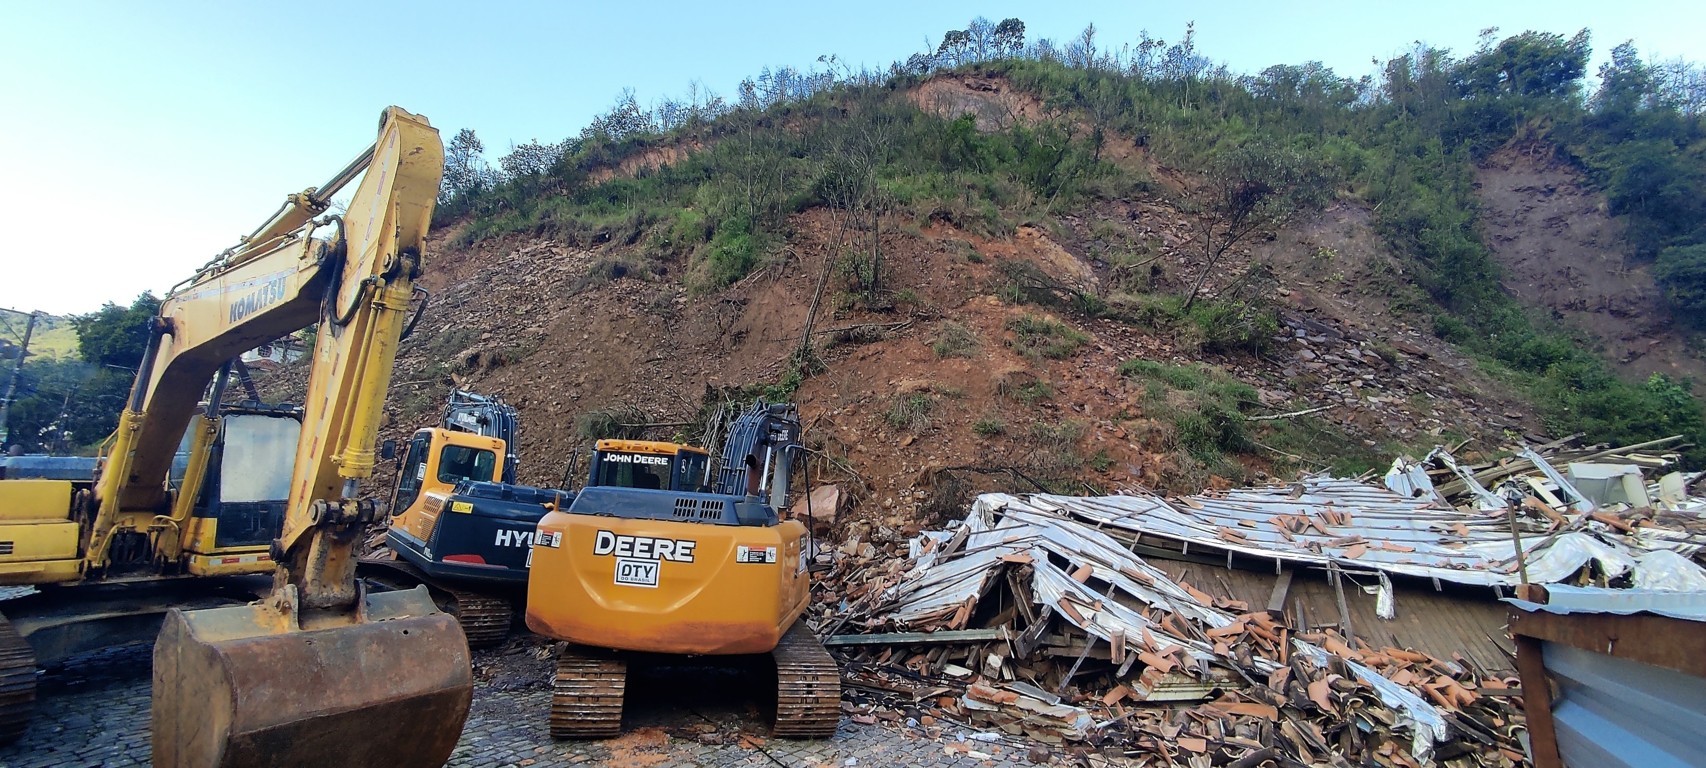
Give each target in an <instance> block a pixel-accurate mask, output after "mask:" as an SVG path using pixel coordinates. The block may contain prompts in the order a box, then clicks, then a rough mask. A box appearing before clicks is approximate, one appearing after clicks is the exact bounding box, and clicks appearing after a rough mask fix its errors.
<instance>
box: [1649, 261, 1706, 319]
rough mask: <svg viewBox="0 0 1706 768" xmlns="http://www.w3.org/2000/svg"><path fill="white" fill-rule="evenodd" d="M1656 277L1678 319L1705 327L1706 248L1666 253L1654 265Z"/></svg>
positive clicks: (1654, 275)
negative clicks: (1685, 319) (1691, 320)
mask: <svg viewBox="0 0 1706 768" xmlns="http://www.w3.org/2000/svg"><path fill="white" fill-rule="evenodd" d="M1653 277H1654V278H1655V279H1656V280H1657V281H1658V284H1659V287H1660V288H1661V289H1663V290H1664V292H1665V298H1666V299H1667V300H1669V301H1670V305H1671V307H1673V308H1674V309H1675V310H1676V312H1677V314H1678V315H1680V316H1682V317H1687V318H1692V319H1693V320H1694V321H1695V322H1696V323H1697V324H1700V325H1706V322H1703V319H1706V245H1688V246H1679V247H1674V248H1666V249H1664V251H1662V252H1660V253H1659V259H1658V261H1657V262H1655V263H1654V264H1653Z"/></svg>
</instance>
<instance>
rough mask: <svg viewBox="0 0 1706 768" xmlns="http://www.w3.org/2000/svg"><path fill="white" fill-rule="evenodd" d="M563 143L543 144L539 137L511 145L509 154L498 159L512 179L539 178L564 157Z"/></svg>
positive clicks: (505, 172)
mask: <svg viewBox="0 0 1706 768" xmlns="http://www.w3.org/2000/svg"><path fill="white" fill-rule="evenodd" d="M564 150H565V146H564V145H563V144H541V143H539V140H538V139H534V140H532V141H529V142H527V143H526V144H522V145H519V146H513V145H512V146H511V147H510V149H509V154H507V155H504V156H503V157H502V158H501V159H499V160H498V164H499V165H502V166H503V169H504V174H505V175H507V176H508V177H509V178H512V179H525V178H538V177H540V176H544V175H545V174H547V173H549V172H550V171H551V168H552V167H553V166H555V165H556V164H557V161H559V160H561V159H562V158H563V154H564Z"/></svg>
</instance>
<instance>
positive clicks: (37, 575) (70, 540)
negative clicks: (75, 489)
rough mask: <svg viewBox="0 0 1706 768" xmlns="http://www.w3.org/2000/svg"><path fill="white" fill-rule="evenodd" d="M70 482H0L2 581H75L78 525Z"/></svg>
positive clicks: (24, 582) (77, 564) (77, 559)
mask: <svg viewBox="0 0 1706 768" xmlns="http://www.w3.org/2000/svg"><path fill="white" fill-rule="evenodd" d="M71 491H72V486H71V483H70V481H66V480H6V481H3V482H0V584H51V583H55V582H63V581H74V580H76V579H77V576H78V571H79V563H80V562H81V561H80V559H79V558H78V556H77V543H78V542H77V538H78V527H77V523H75V522H73V521H72V520H71Z"/></svg>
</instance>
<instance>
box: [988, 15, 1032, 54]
mask: <svg viewBox="0 0 1706 768" xmlns="http://www.w3.org/2000/svg"><path fill="white" fill-rule="evenodd" d="M993 42H994V45H995V55H996V56H1002V57H1013V56H1018V55H1019V54H1020V53H1022V52H1023V51H1024V50H1025V22H1023V21H1020V20H1018V19H1002V20H1001V23H1000V24H997V25H995V34H994V38H993Z"/></svg>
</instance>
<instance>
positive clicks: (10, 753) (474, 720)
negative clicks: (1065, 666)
mask: <svg viewBox="0 0 1706 768" xmlns="http://www.w3.org/2000/svg"><path fill="white" fill-rule="evenodd" d="M148 664H149V650H148V648H147V647H144V646H140V645H133V646H127V647H124V648H118V649H112V650H109V651H105V652H102V653H99V654H90V655H87V656H84V657H80V658H79V659H77V660H75V661H74V662H72V663H70V664H67V665H65V666H63V667H61V668H59V669H55V670H50V671H48V672H46V673H44V674H43V675H42V676H41V678H40V681H39V687H38V689H37V702H36V717H35V720H34V721H33V723H32V724H31V727H30V729H29V731H28V732H26V733H25V734H24V737H23V738H22V739H21V740H19V741H18V742H16V743H14V744H9V745H6V746H4V747H0V768H46V767H47V766H135V765H147V764H148V760H149V745H148V708H149V698H148V696H149V670H148ZM548 671H549V662H546V661H542V660H539V659H537V658H535V655H534V652H533V651H532V650H531V649H526V648H522V649H515V648H512V649H511V650H510V652H509V653H508V654H503V653H491V652H484V651H482V652H479V653H477V654H476V655H475V677H476V683H475V689H474V706H473V711H472V713H471V714H470V715H469V718H468V724H467V726H466V727H465V728H464V729H463V731H462V739H461V740H460V742H458V744H457V746H456V751H455V753H454V754H453V755H452V756H451V758H450V763H449V765H451V766H466V767H467V768H502V767H504V766H514V767H516V768H520V767H521V766H536V767H538V768H546V767H547V766H565V765H605V764H609V765H621V766H636V767H637V768H677V767H678V766H777V767H783V768H817V767H820V766H821V767H828V766H838V767H840V768H852V767H863V766H884V767H885V768H887V767H888V766H914V765H916V766H948V765H953V766H972V765H980V764H981V765H1001V764H1005V765H1021V764H1024V763H1025V753H1026V750H1025V748H1024V747H1023V746H1016V745H1004V744H989V743H981V742H977V741H968V742H965V744H962V745H960V746H959V748H960V749H965V748H966V747H967V746H970V747H972V748H974V749H976V750H978V751H980V752H981V753H983V754H987V755H989V759H988V760H985V759H982V757H981V755H979V756H967V755H963V754H949V750H948V745H951V744H955V743H956V742H960V741H963V740H964V739H965V737H966V736H967V735H969V732H965V731H959V730H957V729H955V728H953V727H951V726H950V727H948V728H946V729H945V730H943V731H942V732H940V733H938V734H937V735H936V736H935V738H929V737H926V736H923V735H921V734H920V733H918V732H917V731H915V730H909V729H907V728H904V727H900V726H898V725H878V726H861V725H856V724H853V723H852V722H851V721H849V720H847V719H845V718H844V719H843V720H842V724H841V729H840V730H839V731H837V732H836V735H835V737H834V738H832V739H825V740H819V741H784V740H779V739H768V738H765V737H764V735H763V734H764V733H765V728H764V723H763V720H762V717H761V716H760V714H759V709H760V705H759V697H758V696H757V695H756V692H755V691H754V690H753V689H752V687H751V685H750V684H748V683H747V682H746V681H747V680H749V679H750V678H751V677H752V676H751V675H747V674H741V673H738V672H734V671H728V670H715V669H705V668H690V667H686V668H684V667H660V668H652V669H638V670H636V671H635V673H634V675H633V678H632V680H631V681H630V686H629V690H630V696H629V707H628V713H627V718H626V719H625V721H624V734H623V735H622V736H621V737H619V738H617V739H612V740H609V741H597V742H559V741H554V740H553V739H551V737H550V735H549V734H548V733H547V731H546V726H545V719H546V712H547V710H548V708H549V698H550V694H549V693H548V692H547V690H546V688H545V674H546V673H548Z"/></svg>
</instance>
